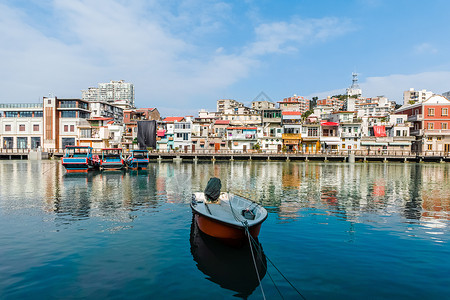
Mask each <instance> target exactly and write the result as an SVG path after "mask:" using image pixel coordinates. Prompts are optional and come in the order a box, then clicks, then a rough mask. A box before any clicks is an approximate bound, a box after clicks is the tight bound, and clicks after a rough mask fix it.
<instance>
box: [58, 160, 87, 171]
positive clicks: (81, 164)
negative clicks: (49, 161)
mask: <svg viewBox="0 0 450 300" xmlns="http://www.w3.org/2000/svg"><path fill="white" fill-rule="evenodd" d="M62 165H63V166H64V168H66V171H68V172H87V171H88V170H89V161H88V159H87V158H64V157H63V158H62Z"/></svg>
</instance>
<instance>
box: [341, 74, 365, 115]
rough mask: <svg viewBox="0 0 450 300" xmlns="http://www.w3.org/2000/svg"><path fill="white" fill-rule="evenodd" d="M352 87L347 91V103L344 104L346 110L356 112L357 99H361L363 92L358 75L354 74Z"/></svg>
mask: <svg viewBox="0 0 450 300" xmlns="http://www.w3.org/2000/svg"><path fill="white" fill-rule="evenodd" d="M352 77H353V79H352V85H351V86H350V87H349V88H348V89H347V101H346V103H345V104H344V110H348V111H354V110H355V108H356V107H355V104H356V102H357V101H358V100H357V98H359V97H361V95H362V90H361V88H360V87H359V84H358V74H357V73H352Z"/></svg>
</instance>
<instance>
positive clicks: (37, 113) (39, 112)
mask: <svg viewBox="0 0 450 300" xmlns="http://www.w3.org/2000/svg"><path fill="white" fill-rule="evenodd" d="M43 116H44V112H43V111H35V112H34V117H35V118H42V117H43Z"/></svg>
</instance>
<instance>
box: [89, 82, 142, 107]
mask: <svg viewBox="0 0 450 300" xmlns="http://www.w3.org/2000/svg"><path fill="white" fill-rule="evenodd" d="M81 94H82V96H81V98H82V99H83V100H85V101H100V102H107V103H116V104H118V103H122V104H123V103H125V104H127V105H128V106H130V107H134V85H133V84H132V83H128V82H125V81H124V80H119V81H114V80H111V81H110V82H108V83H99V84H98V87H90V88H88V89H87V90H83V91H81Z"/></svg>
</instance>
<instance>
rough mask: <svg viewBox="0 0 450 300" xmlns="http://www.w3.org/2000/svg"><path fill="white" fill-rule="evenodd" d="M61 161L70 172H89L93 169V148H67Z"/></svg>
mask: <svg viewBox="0 0 450 300" xmlns="http://www.w3.org/2000/svg"><path fill="white" fill-rule="evenodd" d="M61 160H62V165H63V166H64V168H66V170H67V171H68V172H87V171H88V170H89V169H90V168H92V167H93V162H92V147H89V146H66V148H65V151H64V156H63V157H62V158H61Z"/></svg>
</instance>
